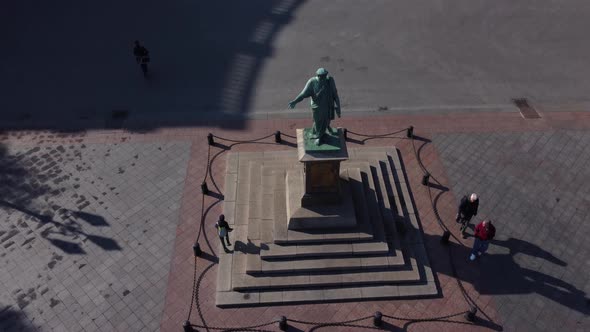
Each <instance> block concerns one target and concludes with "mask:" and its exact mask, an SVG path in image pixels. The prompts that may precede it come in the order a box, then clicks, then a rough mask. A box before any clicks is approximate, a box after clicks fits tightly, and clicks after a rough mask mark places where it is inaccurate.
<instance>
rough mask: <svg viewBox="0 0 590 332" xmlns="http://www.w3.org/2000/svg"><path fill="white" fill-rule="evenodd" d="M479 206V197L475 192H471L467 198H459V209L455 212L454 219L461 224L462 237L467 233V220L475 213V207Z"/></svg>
mask: <svg viewBox="0 0 590 332" xmlns="http://www.w3.org/2000/svg"><path fill="white" fill-rule="evenodd" d="M478 208H479V198H478V197H477V194H475V193H473V194H471V195H470V196H469V198H467V196H463V198H461V202H460V203H459V211H458V212H457V218H456V219H455V221H456V222H458V223H460V224H461V234H462V235H463V238H464V239H465V238H467V234H466V233H465V230H466V229H467V226H469V221H470V220H471V218H473V216H476V215H477V209H478Z"/></svg>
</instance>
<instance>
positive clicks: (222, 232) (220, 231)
mask: <svg viewBox="0 0 590 332" xmlns="http://www.w3.org/2000/svg"><path fill="white" fill-rule="evenodd" d="M215 228H217V235H219V241H221V245H222V246H223V250H225V252H228V251H229V249H227V247H226V246H225V242H224V241H223V239H224V238H225V240H226V241H227V245H228V246H231V243H230V242H229V232H231V231H233V228H231V227H229V224H228V223H227V221H225V216H224V215H223V214H222V215H220V216H219V220H218V221H217V222H216V223H215Z"/></svg>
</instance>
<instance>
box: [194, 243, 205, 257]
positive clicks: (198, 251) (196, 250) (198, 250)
mask: <svg viewBox="0 0 590 332" xmlns="http://www.w3.org/2000/svg"><path fill="white" fill-rule="evenodd" d="M193 252H194V254H195V257H200V256H201V255H202V254H203V250H201V246H200V245H199V242H195V244H193Z"/></svg>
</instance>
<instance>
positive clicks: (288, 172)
mask: <svg viewBox="0 0 590 332" xmlns="http://www.w3.org/2000/svg"><path fill="white" fill-rule="evenodd" d="M349 157H350V158H349V160H348V161H345V162H342V164H341V173H340V178H341V181H342V185H343V186H348V188H349V189H350V192H351V196H352V197H351V198H349V199H350V204H354V208H355V214H356V220H357V224H356V226H355V227H353V228H346V229H330V228H326V229H313V230H291V229H288V227H287V223H288V216H287V208H286V204H287V203H286V202H287V196H286V195H287V193H286V187H287V185H286V181H287V179H288V178H293V177H297V176H300V173H301V172H302V164H301V163H299V161H298V160H297V153H296V151H281V152H256V153H245V152H239V153H231V154H229V156H228V161H227V169H226V184H225V201H224V214H225V216H226V220H227V221H228V222H229V223H230V225H232V227H233V228H234V231H233V232H232V233H231V236H230V237H233V239H232V241H234V248H233V249H234V250H233V252H232V253H225V252H223V250H220V253H219V257H220V262H219V270H218V280H217V296H216V305H217V306H219V307H241V306H253V305H276V304H294V303H317V302H328V301H340V300H347V301H351V300H370V299H395V298H406V297H423V296H436V295H437V294H438V290H437V287H436V284H435V281H434V276H433V273H432V270H431V269H430V267H429V266H430V264H429V261H428V256H427V254H426V251H425V249H424V245H423V242H422V234H421V230H420V226H419V224H418V218H417V216H416V211H415V208H414V205H413V201H412V199H411V196H410V191H409V188H408V185H407V181H406V177H405V173H404V171H403V166H402V163H401V159H400V155H399V151H398V150H397V149H396V148H360V149H351V150H349Z"/></svg>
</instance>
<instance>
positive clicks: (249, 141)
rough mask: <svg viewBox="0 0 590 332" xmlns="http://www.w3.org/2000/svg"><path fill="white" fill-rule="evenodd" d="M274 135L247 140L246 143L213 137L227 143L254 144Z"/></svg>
mask: <svg viewBox="0 0 590 332" xmlns="http://www.w3.org/2000/svg"><path fill="white" fill-rule="evenodd" d="M274 135H275V134H270V135H267V136H264V137H261V138H257V139H253V140H248V141H239V140H233V139H229V138H223V137H219V136H216V135H213V137H215V138H217V139H220V140H223V141H227V142H233V143H254V142H258V141H262V140H263V139H267V138H269V137H272V136H274Z"/></svg>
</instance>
